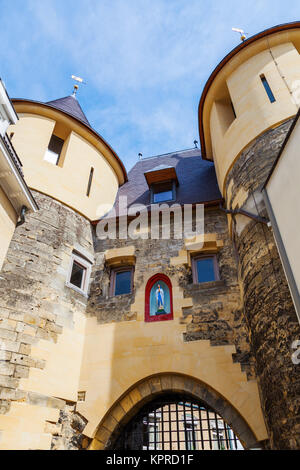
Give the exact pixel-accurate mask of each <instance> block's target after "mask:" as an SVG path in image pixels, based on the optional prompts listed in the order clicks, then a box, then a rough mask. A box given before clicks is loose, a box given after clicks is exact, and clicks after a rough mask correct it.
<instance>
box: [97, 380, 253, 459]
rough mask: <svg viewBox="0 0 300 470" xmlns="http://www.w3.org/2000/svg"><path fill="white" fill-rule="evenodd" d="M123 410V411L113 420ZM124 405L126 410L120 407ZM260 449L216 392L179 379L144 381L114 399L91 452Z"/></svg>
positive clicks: (242, 421)
mask: <svg viewBox="0 0 300 470" xmlns="http://www.w3.org/2000/svg"><path fill="white" fill-rule="evenodd" d="M120 403H122V407H123V408H124V406H126V405H127V406H126V408H127V412H126V414H125V415H124V416H123V417H122V419H120V420H118V419H116V418H117V416H118V414H119V412H120V406H121V405H120ZM125 404H126V405H125ZM254 447H255V448H257V447H260V445H259V444H258V443H257V439H256V437H255V435H254V433H253V432H252V430H251V429H250V427H249V425H248V424H247V423H246V421H245V420H244V419H243V418H242V416H241V415H240V414H239V413H238V411H237V410H236V409H235V408H234V407H233V406H232V405H231V404H230V403H228V401H226V400H225V399H224V398H223V397H221V396H220V395H219V394H218V393H217V392H215V391H214V390H213V389H211V388H210V387H209V386H207V385H205V384H203V383H201V382H200V381H198V380H196V379H194V378H191V377H187V376H183V375H179V374H160V375H157V376H152V377H148V378H146V379H145V380H143V381H142V382H140V383H139V384H137V385H135V387H134V388H132V389H130V390H129V391H127V393H126V394H125V395H124V396H123V397H121V398H120V400H118V402H117V403H115V405H114V406H113V407H112V408H111V409H110V410H109V412H108V413H107V415H106V417H105V418H104V420H103V421H102V423H100V425H99V427H98V430H97V432H96V435H95V438H94V440H93V441H92V443H91V446H90V449H91V450H97V449H106V450H121V449H122V450H123V449H126V450H241V449H251V448H254Z"/></svg>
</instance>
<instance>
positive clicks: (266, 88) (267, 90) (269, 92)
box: [260, 75, 276, 103]
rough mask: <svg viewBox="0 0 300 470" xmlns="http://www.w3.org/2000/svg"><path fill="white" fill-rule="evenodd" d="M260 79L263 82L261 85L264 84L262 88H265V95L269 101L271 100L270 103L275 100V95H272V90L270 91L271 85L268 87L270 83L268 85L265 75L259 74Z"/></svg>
mask: <svg viewBox="0 0 300 470" xmlns="http://www.w3.org/2000/svg"><path fill="white" fill-rule="evenodd" d="M260 79H261V81H262V84H263V86H264V89H265V90H266V93H267V95H268V97H269V100H270V102H271V103H274V101H276V100H275V96H274V95H273V92H272V90H271V87H270V85H269V83H268V80H267V79H266V77H265V76H264V75H260Z"/></svg>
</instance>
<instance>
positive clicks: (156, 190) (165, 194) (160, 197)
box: [151, 181, 176, 204]
mask: <svg viewBox="0 0 300 470" xmlns="http://www.w3.org/2000/svg"><path fill="white" fill-rule="evenodd" d="M175 192H176V187H175V182H174V181H169V182H166V183H157V184H153V185H152V186H151V203H153V204H156V203H159V202H167V201H174V200H175Z"/></svg>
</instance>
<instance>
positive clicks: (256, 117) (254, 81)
mask: <svg viewBox="0 0 300 470" xmlns="http://www.w3.org/2000/svg"><path fill="white" fill-rule="evenodd" d="M296 34H297V35H298V36H299V35H300V32H297V33H295V35H296ZM274 36H275V37H274ZM298 36H297V37H298ZM287 38H289V39H294V36H292V35H290V36H288V35H287V34H285V35H283V34H278V37H277V38H276V35H273V36H272V38H271V39H270V42H269V43H268V42H267V40H266V39H263V40H259V41H257V43H254V44H252V45H250V46H248V48H247V47H246V48H245V49H243V50H242V51H240V52H239V53H238V54H236V56H234V57H233V58H232V59H231V60H230V61H229V62H228V63H227V64H226V65H225V66H224V67H223V68H222V69H221V71H220V72H219V74H218V75H217V76H216V78H215V79H214V82H213V83H212V85H211V87H210V90H209V92H208V94H207V97H206V101H205V105H204V113H203V120H204V132H205V144H206V149H207V156H208V158H213V160H214V162H215V166H216V172H217V177H218V182H219V186H220V189H221V191H223V194H224V184H225V180H226V175H227V173H228V171H229V170H230V168H231V166H232V165H233V163H234V161H235V159H236V158H237V157H238V156H239V154H240V153H241V152H242V151H243V150H244V149H245V147H246V146H247V145H248V144H249V143H251V142H252V141H253V140H254V139H255V138H256V137H258V136H259V135H260V134H262V133H263V132H265V131H266V130H267V129H270V128H272V127H274V126H276V125H278V124H280V123H281V122H283V121H284V120H286V119H288V118H290V117H292V116H294V115H295V114H296V112H297V109H298V108H297V106H296V104H295V99H296V100H297V99H298V100H299V92H300V56H299V53H298V50H297V49H296V47H295V46H294V43H293V42H292V41H291V40H290V41H287ZM298 41H299V38H298ZM269 45H270V47H271V52H272V55H273V57H274V60H273V57H272V55H271V53H270V50H269V48H268V47H269ZM298 46H299V45H298V44H297V47H298ZM262 74H264V75H265V77H266V79H267V81H268V83H269V85H270V87H271V89H272V92H273V94H274V96H275V99H276V101H275V102H274V103H271V102H270V100H269V98H268V95H267V93H266V91H265V89H264V87H263V85H262V82H261V79H260V75H262ZM282 75H283V76H284V79H283V78H282ZM228 91H229V95H230V98H231V101H232V103H233V106H234V109H235V112H236V116H237V117H236V119H234V120H233V121H232V122H231V123H230V119H229V118H228V112H227V111H224V109H223V108H224V106H223V103H224V100H226V96H227V99H229V96H228ZM229 102H230V101H229ZM228 123H230V125H229V126H228Z"/></svg>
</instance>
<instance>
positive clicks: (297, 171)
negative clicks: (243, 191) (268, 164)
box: [266, 120, 300, 292]
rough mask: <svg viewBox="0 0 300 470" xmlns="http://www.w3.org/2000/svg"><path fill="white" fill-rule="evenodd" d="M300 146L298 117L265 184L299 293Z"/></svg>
mask: <svg viewBox="0 0 300 470" xmlns="http://www.w3.org/2000/svg"><path fill="white" fill-rule="evenodd" d="M299 148H300V121H299V120H298V122H297V124H296V126H295V128H294V130H293V132H292V134H291V135H290V138H289V140H288V142H287V145H286V146H285V148H284V150H283V153H282V154H281V157H280V159H279V161H278V163H277V165H276V167H275V170H274V172H273V174H272V176H271V178H270V180H269V182H268V184H267V187H266V189H267V193H268V196H269V199H270V202H271V205H272V209H273V212H274V215H275V218H276V222H277V225H278V228H279V231H280V235H281V238H282V241H283V244H284V247H285V250H286V254H287V257H288V260H289V263H290V266H291V269H292V272H293V275H294V278H295V282H296V284H297V287H298V292H300V253H299V231H300V206H299V175H300V158H299Z"/></svg>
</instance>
